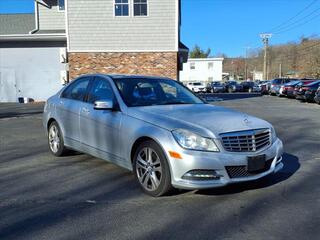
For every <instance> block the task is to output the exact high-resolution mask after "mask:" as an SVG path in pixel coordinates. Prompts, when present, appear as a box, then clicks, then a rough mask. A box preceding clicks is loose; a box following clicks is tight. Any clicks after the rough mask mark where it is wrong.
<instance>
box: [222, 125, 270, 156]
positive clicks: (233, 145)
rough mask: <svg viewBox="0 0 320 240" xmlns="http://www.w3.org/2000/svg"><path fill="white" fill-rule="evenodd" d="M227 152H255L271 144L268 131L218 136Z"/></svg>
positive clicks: (241, 132) (251, 131)
mask: <svg viewBox="0 0 320 240" xmlns="http://www.w3.org/2000/svg"><path fill="white" fill-rule="evenodd" d="M220 137H221V139H222V145H223V147H224V149H225V150H226V151H228V152H255V151H258V150H260V149H262V148H264V147H267V146H269V145H270V144H271V133H270V130H269V129H258V130H249V131H240V132H232V133H223V134H220Z"/></svg>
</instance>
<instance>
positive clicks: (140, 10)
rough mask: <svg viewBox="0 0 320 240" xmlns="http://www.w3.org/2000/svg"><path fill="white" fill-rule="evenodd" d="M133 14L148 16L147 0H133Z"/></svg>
mask: <svg viewBox="0 0 320 240" xmlns="http://www.w3.org/2000/svg"><path fill="white" fill-rule="evenodd" d="M133 15H134V16H148V2H147V0H133Z"/></svg>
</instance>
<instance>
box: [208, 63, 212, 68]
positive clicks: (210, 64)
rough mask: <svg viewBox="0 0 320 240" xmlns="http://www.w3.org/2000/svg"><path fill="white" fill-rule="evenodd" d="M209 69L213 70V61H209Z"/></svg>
mask: <svg viewBox="0 0 320 240" xmlns="http://www.w3.org/2000/svg"><path fill="white" fill-rule="evenodd" d="M208 69H209V70H212V69H213V63H212V62H209V63H208Z"/></svg>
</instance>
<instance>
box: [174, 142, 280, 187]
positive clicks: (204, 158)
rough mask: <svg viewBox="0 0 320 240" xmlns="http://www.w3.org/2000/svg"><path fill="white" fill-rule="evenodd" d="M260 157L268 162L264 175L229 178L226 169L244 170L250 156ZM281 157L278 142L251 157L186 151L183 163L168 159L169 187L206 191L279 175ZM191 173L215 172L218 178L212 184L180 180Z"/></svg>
mask: <svg viewBox="0 0 320 240" xmlns="http://www.w3.org/2000/svg"><path fill="white" fill-rule="evenodd" d="M262 154H265V155H266V159H267V160H270V162H271V164H270V167H268V169H266V171H264V172H261V173H258V174H254V175H250V176H245V177H233V176H231V177H230V176H229V174H228V172H227V169H226V167H238V166H246V165H247V158H248V157H249V156H257V155H262ZM282 154H283V144H282V142H281V140H280V139H277V140H276V141H275V142H274V143H273V144H272V145H271V146H269V147H267V148H266V149H264V150H261V151H258V152H253V153H242V152H239V153H235V152H225V151H221V152H219V153H209V152H199V151H187V150H186V151H184V153H183V154H182V159H180V160H177V159H170V167H171V173H172V174H171V175H172V185H173V186H174V187H176V188H182V189H205V188H215V187H221V186H225V185H228V184H232V183H238V182H245V181H252V180H256V179H259V178H262V177H264V176H266V175H268V174H271V173H275V172H278V171H280V170H281V169H282V167H283V163H282ZM192 170H214V171H215V172H216V173H217V174H218V175H219V178H218V179H214V180H203V179H201V180H186V179H183V178H182V177H183V175H184V174H185V173H187V172H189V171H192Z"/></svg>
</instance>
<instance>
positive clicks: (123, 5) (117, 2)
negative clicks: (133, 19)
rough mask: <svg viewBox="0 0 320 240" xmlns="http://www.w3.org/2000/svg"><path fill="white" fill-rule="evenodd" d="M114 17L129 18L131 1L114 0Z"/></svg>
mask: <svg viewBox="0 0 320 240" xmlns="http://www.w3.org/2000/svg"><path fill="white" fill-rule="evenodd" d="M114 15H115V16H117V17H119V16H129V0H114Z"/></svg>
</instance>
